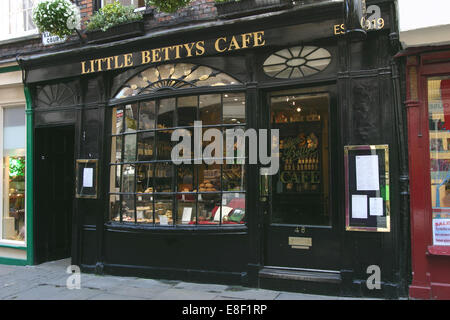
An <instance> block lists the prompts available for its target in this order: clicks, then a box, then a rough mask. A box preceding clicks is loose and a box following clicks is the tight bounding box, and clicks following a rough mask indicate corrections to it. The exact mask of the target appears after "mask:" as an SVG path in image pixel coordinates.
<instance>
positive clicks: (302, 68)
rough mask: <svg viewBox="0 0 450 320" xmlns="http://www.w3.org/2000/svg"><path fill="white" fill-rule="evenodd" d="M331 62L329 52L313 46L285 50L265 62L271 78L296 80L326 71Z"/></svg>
mask: <svg viewBox="0 0 450 320" xmlns="http://www.w3.org/2000/svg"><path fill="white" fill-rule="evenodd" d="M330 62H331V54H330V53H329V52H328V50H326V49H324V48H319V47H312V46H304V47H302V46H298V47H292V48H287V49H283V50H280V51H277V52H275V53H274V54H272V55H271V56H269V57H268V58H267V59H266V61H265V62H264V72H265V73H266V75H268V76H269V77H273V78H278V79H295V78H303V77H308V76H311V75H313V74H316V73H319V72H320V71H322V70H324V69H325V68H326V67H327V66H328V65H329V64H330Z"/></svg>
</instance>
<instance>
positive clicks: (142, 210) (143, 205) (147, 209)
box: [136, 194, 153, 224]
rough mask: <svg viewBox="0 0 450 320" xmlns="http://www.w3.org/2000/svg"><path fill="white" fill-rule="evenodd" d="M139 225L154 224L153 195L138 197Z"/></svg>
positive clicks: (137, 215) (137, 216)
mask: <svg viewBox="0 0 450 320" xmlns="http://www.w3.org/2000/svg"><path fill="white" fill-rule="evenodd" d="M136 219H137V223H148V224H151V223H153V195H142V194H139V195H136Z"/></svg>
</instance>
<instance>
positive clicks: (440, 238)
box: [433, 219, 450, 246]
mask: <svg viewBox="0 0 450 320" xmlns="http://www.w3.org/2000/svg"><path fill="white" fill-rule="evenodd" d="M433 244H434V245H435V246H450V219H433Z"/></svg>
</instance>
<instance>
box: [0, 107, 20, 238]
mask: <svg viewBox="0 0 450 320" xmlns="http://www.w3.org/2000/svg"><path fill="white" fill-rule="evenodd" d="M0 111H2V114H3V129H2V131H3V132H2V133H3V140H2V143H3V147H2V148H1V152H2V158H3V171H2V178H3V185H2V187H3V188H2V190H3V191H2V193H3V195H2V208H3V218H2V239H3V240H16V241H24V240H25V133H26V129H25V109H24V108H23V107H17V108H4V109H0Z"/></svg>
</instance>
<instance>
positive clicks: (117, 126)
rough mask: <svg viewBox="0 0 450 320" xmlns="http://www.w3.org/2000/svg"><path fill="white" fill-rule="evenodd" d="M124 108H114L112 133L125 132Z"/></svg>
mask: <svg viewBox="0 0 450 320" xmlns="http://www.w3.org/2000/svg"><path fill="white" fill-rule="evenodd" d="M123 114H124V113H123V109H121V108H113V112H112V134H119V133H122V132H123V118H124V117H123Z"/></svg>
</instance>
